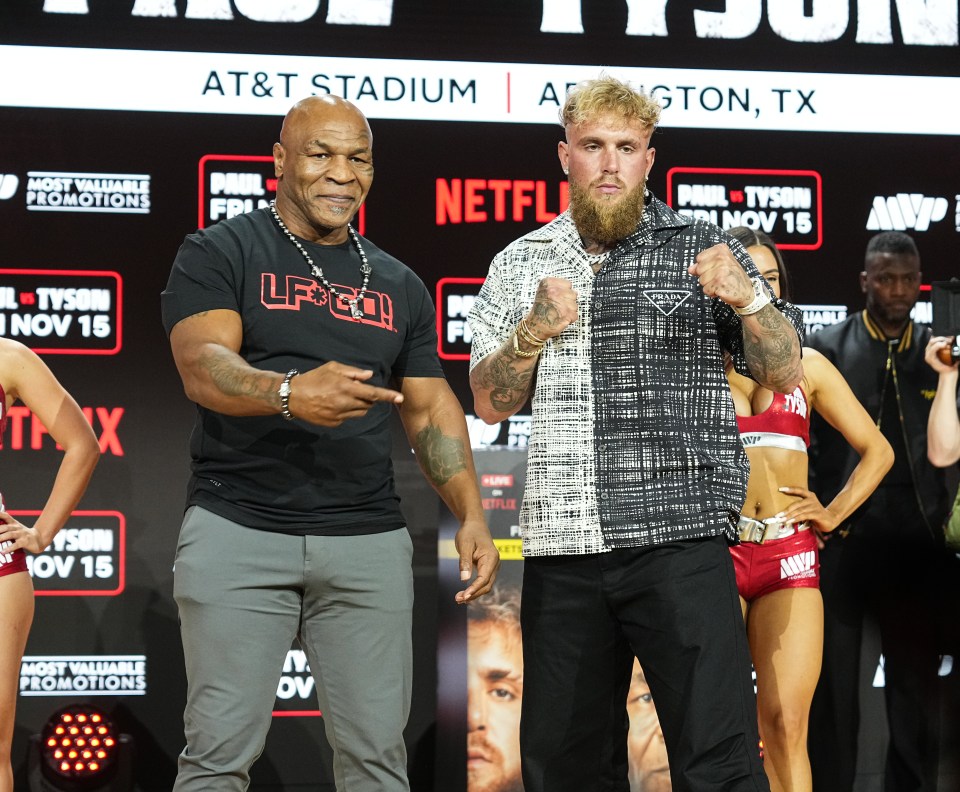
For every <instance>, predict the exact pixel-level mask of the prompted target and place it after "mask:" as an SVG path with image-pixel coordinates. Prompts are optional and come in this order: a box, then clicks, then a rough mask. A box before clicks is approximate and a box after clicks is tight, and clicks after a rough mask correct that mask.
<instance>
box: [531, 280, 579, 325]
mask: <svg viewBox="0 0 960 792" xmlns="http://www.w3.org/2000/svg"><path fill="white" fill-rule="evenodd" d="M575 321H577V293H576V292H575V291H574V290H573V284H572V283H570V281H568V280H567V279H566V278H544V279H543V280H541V281H540V285H539V286H537V295H536V297H534V300H533V307H532V308H531V309H530V313H529V314H527V327H528V328H529V330H530V332H531V333H533V334H534V335H535V336H537V338H542V339H544V340H546V339H548V338H555V337H556V336H558V335H560V333H562V332H563V331H564V330H566V329H567V327H569V326H570V325H572V324H573V323H574V322H575Z"/></svg>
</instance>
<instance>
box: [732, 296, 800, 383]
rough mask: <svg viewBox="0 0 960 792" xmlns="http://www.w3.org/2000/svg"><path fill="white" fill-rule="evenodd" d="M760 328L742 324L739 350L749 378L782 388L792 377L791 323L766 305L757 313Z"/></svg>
mask: <svg viewBox="0 0 960 792" xmlns="http://www.w3.org/2000/svg"><path fill="white" fill-rule="evenodd" d="M756 316H757V322H758V323H759V324H760V326H761V328H762V331H761V332H759V333H755V332H751V331H749V330H747V329H746V325H744V333H743V352H744V356H745V357H746V359H747V365H748V366H749V367H750V373H751V374H752V375H753V378H754V379H755V380H756V381H757V382H759V383H762V384H764V385H766V386H767V387H771V388H773V389H774V390H777V389H778V386H780V387H779V390H781V391H783V389H784V388H786V387H787V383H790V382H792V381H793V380H794V378H795V377H796V373H797V372H796V367H797V355H796V352H797V348H798V346H799V339H798V338H797V332H796V330H795V329H794V328H793V326H792V325H791V324H790V323H789V322H788V321H787V320H786V319H784V318H783V316H781V315H780V313H779V312H778V311H777V309H776V308H774V307H773V306H771V305H768V306H766V307H764V308H762V309H761V310H760V311H759V312H758V313H757V315H756Z"/></svg>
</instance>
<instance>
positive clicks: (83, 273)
mask: <svg viewBox="0 0 960 792" xmlns="http://www.w3.org/2000/svg"><path fill="white" fill-rule="evenodd" d="M0 275H58V276H63V275H69V276H79V277H81V278H90V277H98V278H114V279H115V280H116V282H117V299H116V304H117V319H116V325H117V331H116V333H115V334H114V335H115V337H116V344H115V345H114V347H113V348H112V349H82V348H77V349H71V348H69V347H68V348H63V349H39V348H34V347H30V348H31V349H32V350H33V351H34V352H35V353H36V354H38V355H115V354H117V352H119V351H120V347H122V346H123V278H121V277H120V273H119V272H111V271H109V270H42V269H0Z"/></svg>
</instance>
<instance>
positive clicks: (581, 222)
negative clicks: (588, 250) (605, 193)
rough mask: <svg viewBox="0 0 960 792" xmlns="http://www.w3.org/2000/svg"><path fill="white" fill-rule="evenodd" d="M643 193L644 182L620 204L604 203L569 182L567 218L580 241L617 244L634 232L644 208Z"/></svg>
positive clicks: (617, 201)
mask: <svg viewBox="0 0 960 792" xmlns="http://www.w3.org/2000/svg"><path fill="white" fill-rule="evenodd" d="M646 189H647V183H646V180H644V181H643V182H641V183H640V184H638V185H637V186H636V187H634V188H633V189H632V190H631V191H630V192H628V193H626V194H625V195H622V196H621V197H620V199H619V200H607V199H603V198H596V197H594V196H593V195H592V194H591V193H590V189H589V187H583V186H581V185H580V184H578V183H577V182H575V181H572V180H571V182H570V216H571V217H572V218H573V222H574V224H575V225H576V226H577V230H578V231H579V232H580V235H581V236H582V237H585V238H586V239H593V240H595V241H597V242H602V243H604V244H611V243H613V242H619V241H620V240H621V239H626V238H627V237H628V236H630V234H632V233H633V232H634V231H636V230H637V226H638V225H639V224H640V218H642V217H643V210H644V208H645V207H646V202H645V201H644V193H645V192H646Z"/></svg>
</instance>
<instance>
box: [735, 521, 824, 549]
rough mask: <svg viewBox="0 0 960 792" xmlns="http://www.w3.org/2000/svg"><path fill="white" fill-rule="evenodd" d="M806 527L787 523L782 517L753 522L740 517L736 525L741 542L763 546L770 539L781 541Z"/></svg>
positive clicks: (802, 523) (802, 524) (804, 524)
mask: <svg viewBox="0 0 960 792" xmlns="http://www.w3.org/2000/svg"><path fill="white" fill-rule="evenodd" d="M806 527H807V524H806V522H801V523H792V522H787V521H786V520H784V519H783V517H767V519H765V520H754V519H753V518H751V517H743V516H741V517H740V522H738V523H737V533H738V534H739V536H740V541H741V542H754V543H756V544H763V543H764V542H769V541H770V540H771V539H782V538H783V537H785V536H790V535H791V534H793V533H796V532H797V531H802V530H804V529H805V528H806Z"/></svg>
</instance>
